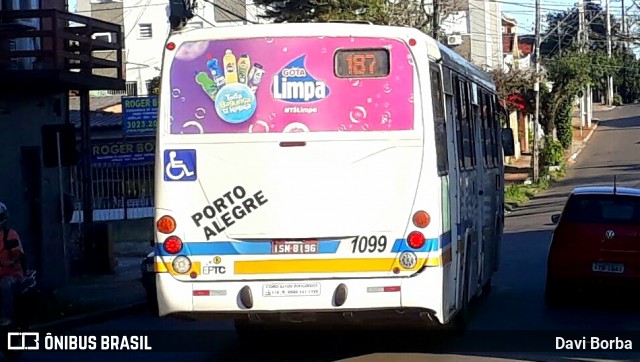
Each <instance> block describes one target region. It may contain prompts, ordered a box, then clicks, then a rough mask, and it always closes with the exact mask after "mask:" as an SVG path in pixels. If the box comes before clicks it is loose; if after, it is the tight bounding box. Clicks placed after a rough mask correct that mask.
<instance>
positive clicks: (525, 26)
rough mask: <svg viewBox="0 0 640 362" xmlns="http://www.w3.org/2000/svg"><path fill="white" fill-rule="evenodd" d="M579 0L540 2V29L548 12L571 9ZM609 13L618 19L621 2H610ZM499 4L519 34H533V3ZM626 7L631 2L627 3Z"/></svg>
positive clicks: (506, 0) (504, 1)
mask: <svg viewBox="0 0 640 362" xmlns="http://www.w3.org/2000/svg"><path fill="white" fill-rule="evenodd" d="M579 1H580V0H540V12H541V13H542V27H543V30H544V25H545V24H544V19H545V17H546V14H547V13H549V12H557V11H564V10H567V9H569V8H572V7H573V6H574V4H575V3H577V2H579ZM610 1H611V4H610V7H611V13H612V14H613V15H614V16H615V17H617V18H618V19H619V18H620V15H621V13H622V8H621V1H620V0H610ZM498 2H499V3H500V4H501V11H502V12H503V13H505V14H507V15H509V16H510V17H512V18H516V20H517V21H518V30H519V33H520V34H533V33H534V32H535V14H536V12H535V5H534V4H535V2H534V1H532V0H524V1H523V0H498ZM601 3H602V6H603V7H604V6H605V4H606V0H602V1H601ZM627 3H628V4H626V5H627V7H628V6H629V5H630V4H631V1H628V2H627Z"/></svg>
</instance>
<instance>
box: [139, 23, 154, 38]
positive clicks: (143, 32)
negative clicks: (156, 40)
mask: <svg viewBox="0 0 640 362" xmlns="http://www.w3.org/2000/svg"><path fill="white" fill-rule="evenodd" d="M138 29H139V31H140V33H139V37H140V39H151V38H153V31H152V27H151V24H138Z"/></svg>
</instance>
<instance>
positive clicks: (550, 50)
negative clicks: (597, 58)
mask: <svg viewBox="0 0 640 362" xmlns="http://www.w3.org/2000/svg"><path fill="white" fill-rule="evenodd" d="M584 16H585V20H586V24H588V27H587V35H588V39H589V43H588V46H587V49H589V50H595V51H601V52H605V51H606V50H607V42H606V41H605V40H606V39H607V37H606V36H607V25H606V22H607V13H606V11H604V9H603V8H602V6H601V5H598V4H593V3H588V2H587V3H586V4H585V12H584ZM578 19H579V8H578V7H577V6H574V7H572V8H571V9H568V10H566V11H557V12H551V13H549V14H548V15H547V24H548V26H547V29H548V30H547V31H546V32H545V34H543V37H544V38H545V40H544V41H543V42H542V44H541V53H542V55H543V56H545V57H554V56H557V55H559V54H563V53H565V52H566V51H567V50H570V49H571V48H572V47H573V45H574V44H575V41H576V39H577V38H578V27H579V20H578ZM621 28H622V26H621V22H620V21H619V20H618V19H617V18H616V17H615V16H613V15H611V34H612V35H613V38H614V39H616V38H618V37H619V36H620V31H621ZM612 50H613V54H620V53H622V47H621V43H620V42H616V41H614V42H613V48H612Z"/></svg>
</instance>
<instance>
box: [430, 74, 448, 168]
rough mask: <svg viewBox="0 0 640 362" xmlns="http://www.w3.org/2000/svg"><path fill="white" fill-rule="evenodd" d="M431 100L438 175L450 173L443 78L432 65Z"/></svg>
mask: <svg viewBox="0 0 640 362" xmlns="http://www.w3.org/2000/svg"><path fill="white" fill-rule="evenodd" d="M431 102H432V104H433V116H434V118H433V125H434V134H435V143H436V159H437V164H438V175H439V176H445V175H447V174H449V159H448V157H447V124H446V122H445V114H444V99H443V89H442V78H441V77H440V70H439V69H438V68H437V67H436V66H435V65H432V66H431Z"/></svg>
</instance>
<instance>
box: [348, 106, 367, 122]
mask: <svg viewBox="0 0 640 362" xmlns="http://www.w3.org/2000/svg"><path fill="white" fill-rule="evenodd" d="M365 118H367V110H366V109H365V108H364V107H363V106H355V107H354V108H353V110H352V111H350V112H349V119H350V120H351V122H353V123H360V121H362V120H364V119H365Z"/></svg>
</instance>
